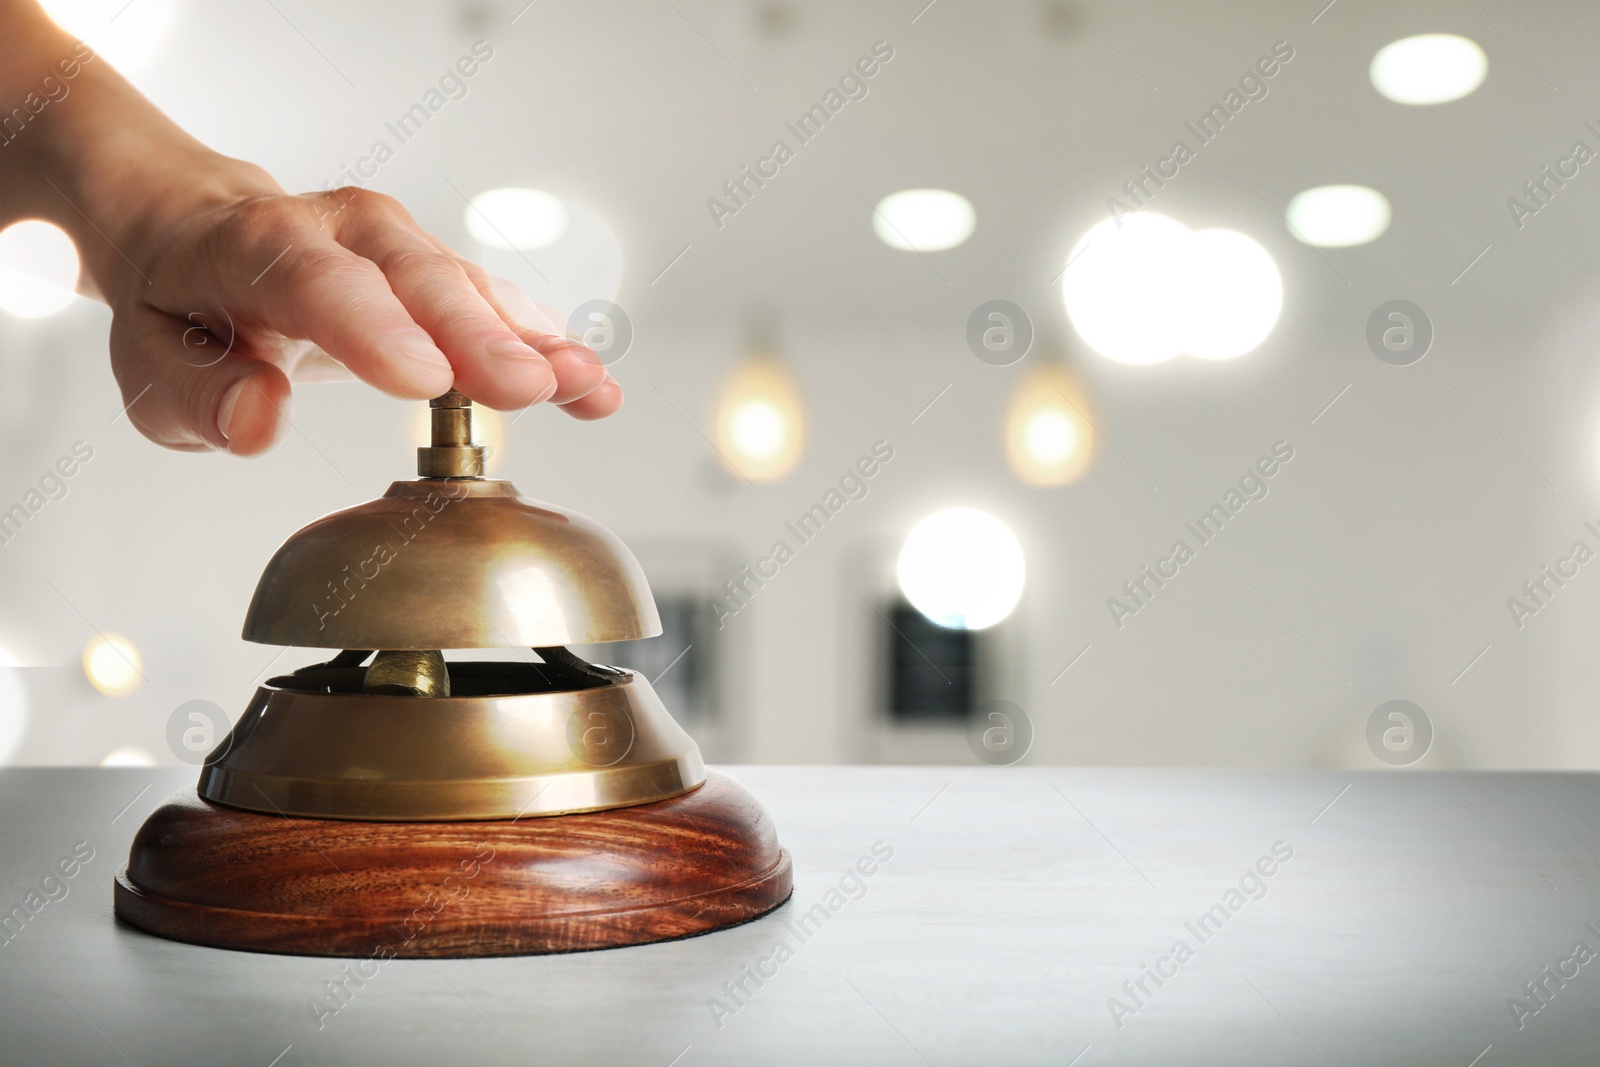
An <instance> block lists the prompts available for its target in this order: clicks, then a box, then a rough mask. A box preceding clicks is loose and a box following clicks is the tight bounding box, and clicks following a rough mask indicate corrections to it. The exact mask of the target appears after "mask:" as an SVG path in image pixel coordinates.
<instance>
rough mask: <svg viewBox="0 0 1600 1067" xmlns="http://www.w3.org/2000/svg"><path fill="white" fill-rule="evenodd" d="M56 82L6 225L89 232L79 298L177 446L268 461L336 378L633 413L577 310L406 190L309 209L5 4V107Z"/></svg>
mask: <svg viewBox="0 0 1600 1067" xmlns="http://www.w3.org/2000/svg"><path fill="white" fill-rule="evenodd" d="M62 79H66V80H67V81H69V82H70V93H71V96H70V102H69V97H68V95H67V88H66V83H65V82H63V81H62ZM51 85H55V86H56V88H57V90H59V92H58V93H57V94H55V95H52V97H51V99H52V100H53V101H59V102H55V103H52V104H51V105H50V106H48V107H46V106H45V105H44V104H40V105H39V109H38V110H36V111H35V112H34V113H33V114H32V115H31V116H30V117H28V119H27V122H26V127H27V128H26V134H27V135H26V136H20V135H19V136H17V137H15V138H12V139H10V140H8V141H7V142H6V144H5V149H6V152H7V156H6V166H5V167H0V225H3V224H5V223H7V222H9V221H12V220H14V219H22V218H43V219H48V220H50V221H52V222H54V223H55V224H57V225H59V226H61V227H62V228H64V229H65V230H66V231H67V232H68V233H69V234H71V236H72V239H73V241H74V243H75V244H76V245H77V247H78V252H79V256H80V258H81V260H82V264H83V271H82V276H81V277H80V280H79V286H80V288H81V289H82V290H83V291H84V292H85V293H88V294H90V295H97V296H100V297H102V298H104V299H105V301H106V302H107V303H108V304H110V305H111V311H112V319H111V366H112V371H113V372H114V373H115V375H116V378H117V382H118V384H119V385H120V386H121V388H122V398H123V401H124V402H125V403H126V404H127V405H128V407H127V409H126V410H127V413H128V418H129V421H131V422H132V423H133V425H134V426H136V427H137V428H138V429H139V430H140V432H142V433H143V434H144V435H145V436H146V437H148V438H150V439H151V440H152V441H155V442H156V443H157V444H161V445H165V446H167V447H168V448H176V449H183V450H187V451H204V450H208V449H226V450H227V451H229V452H232V453H235V454H237V455H245V456H248V455H255V454H257V453H260V452H264V451H266V450H267V449H268V448H271V447H272V445H273V443H274V442H275V441H276V440H277V439H278V437H279V436H280V435H281V434H282V433H283V430H284V427H285V425H286V423H287V420H288V411H287V408H288V404H289V400H290V383H291V382H297V381H307V380H313V379H316V378H326V377H328V376H329V375H328V372H329V370H330V369H332V370H337V371H338V372H339V373H341V374H343V373H345V372H348V373H350V374H354V375H355V376H356V377H358V378H360V379H361V380H362V381H365V382H367V383H369V384H371V385H373V386H376V387H377V388H379V389H381V390H383V391H384V392H386V393H389V394H391V395H393V396H399V397H409V398H413V399H423V398H428V397H434V396H438V395H440V394H442V393H444V392H446V391H447V390H449V389H450V388H451V387H452V386H453V387H454V388H456V389H459V390H460V391H461V392H462V393H464V394H466V395H467V396H468V397H470V398H471V399H473V400H475V401H478V402H479V403H482V404H486V405H488V406H490V407H495V408H501V409H507V408H521V407H526V406H527V405H529V404H536V403H540V402H543V401H549V402H551V403H554V404H557V405H560V406H561V407H563V408H565V409H566V411H567V412H568V413H569V414H571V415H574V416H576V417H577V418H580V419H597V418H602V417H604V416H606V415H609V414H611V413H612V412H614V411H616V410H617V408H618V407H620V406H621V405H622V390H621V388H620V387H619V386H618V385H617V383H616V382H615V381H614V380H613V379H612V378H611V377H610V375H608V374H607V373H606V370H605V368H604V367H603V366H601V365H600V360H599V358H598V357H596V356H595V354H594V352H593V351H592V350H590V349H589V348H588V347H587V346H586V345H583V344H581V343H580V342H578V341H574V340H571V339H569V338H567V337H564V336H563V330H564V326H563V324H562V323H561V322H560V315H559V314H557V313H556V312H554V311H553V310H552V309H549V308H541V307H540V306H539V305H537V304H535V303H534V302H533V301H532V300H529V299H528V298H527V297H526V296H525V295H524V294H522V293H521V292H520V291H519V290H517V289H516V287H515V286H513V285H511V284H510V283H508V282H500V283H496V282H494V281H493V280H491V279H490V278H489V277H488V275H486V274H485V273H484V271H483V270H482V268H480V267H478V266H477V265H476V264H474V263H471V262H469V261H467V260H465V259H463V258H462V257H460V256H458V255H456V254H455V253H454V252H453V251H451V250H450V248H448V247H447V246H446V245H445V244H444V243H443V242H441V241H440V240H438V239H437V238H435V237H433V236H432V235H430V234H428V233H427V232H426V231H424V230H423V229H422V227H421V226H419V225H417V222H416V220H415V219H413V218H412V217H411V216H410V215H409V214H408V213H407V212H406V210H405V208H403V207H401V206H400V204H399V203H398V202H396V201H395V200H394V199H393V198H391V197H388V196H384V195H383V194H381V193H375V192H371V191H368V190H365V189H359V188H345V189H335V190H332V191H330V192H322V193H308V194H306V195H304V196H291V195H289V194H288V193H286V192H285V191H284V190H283V188H282V187H281V186H279V185H278V183H277V182H275V181H273V180H272V178H271V176H270V175H268V174H267V173H266V171H264V170H262V169H261V168H260V167H257V166H254V165H252V164H249V163H244V162H241V161H239V160H236V159H230V158H228V157H227V156H223V155H220V154H218V153H217V152H214V151H212V150H211V149H209V148H207V147H206V146H205V145H203V144H201V143H200V142H198V141H196V140H195V139H194V138H193V137H190V136H189V135H188V134H187V133H185V132H184V131H183V130H181V129H179V128H178V127H177V126H176V125H175V124H174V123H173V122H172V121H171V120H170V119H169V118H167V116H165V115H163V114H162V113H161V112H160V111H159V110H157V109H156V108H155V107H154V106H153V105H152V104H151V103H150V102H149V101H148V100H146V99H145V98H144V97H143V96H141V95H140V94H139V93H138V92H137V91H136V90H135V89H134V88H133V87H132V86H131V85H129V84H128V83H127V81H126V80H124V79H123V78H122V76H121V75H119V74H118V73H117V72H116V71H115V70H114V69H112V68H111V67H110V66H109V65H108V64H107V63H106V61H105V60H103V59H99V58H97V57H96V56H95V54H94V51H93V49H90V48H88V46H86V45H84V44H83V43H82V42H81V41H75V40H73V38H71V37H70V36H69V35H67V34H66V33H65V32H64V31H62V30H61V29H60V28H59V27H57V26H56V25H55V24H54V23H53V22H52V21H51V20H50V18H49V16H48V15H46V14H45V12H44V10H43V9H42V8H41V7H40V6H39V5H37V4H33V3H16V2H12V0H6V2H0V98H3V99H6V100H11V99H24V98H25V97H26V98H28V99H35V98H38V93H37V92H36V90H37V89H38V87H40V86H45V87H46V90H47V91H48V88H49V86H51ZM28 94H32V95H31V96H30V95H28ZM329 357H331V359H330V358H329Z"/></svg>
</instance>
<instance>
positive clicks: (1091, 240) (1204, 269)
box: [1061, 211, 1283, 363]
mask: <svg viewBox="0 0 1600 1067" xmlns="http://www.w3.org/2000/svg"><path fill="white" fill-rule="evenodd" d="M1061 285H1062V295H1063V296H1064V297H1065V299H1066V304H1067V317H1068V318H1070V319H1071V320H1072V325H1073V327H1074V328H1076V329H1077V331H1078V334H1079V336H1081V337H1082V338H1083V340H1084V341H1085V343H1087V344H1088V345H1089V347H1091V348H1093V349H1094V350H1095V351H1096V352H1099V353H1100V354H1101V355H1103V356H1105V357H1107V358H1108V359H1112V360H1115V361H1117V362H1118V363H1159V362H1161V361H1162V360H1166V359H1171V358H1172V357H1173V356H1176V355H1178V354H1180V353H1188V354H1189V355H1193V356H1198V357H1199V358H1201V359H1232V358H1234V357H1236V356H1242V355H1244V354H1245V353H1246V352H1249V351H1250V350H1251V349H1253V348H1255V347H1256V346H1257V345H1259V344H1260V343H1261V342H1262V341H1263V340H1265V339H1266V336H1267V335H1268V334H1269V333H1271V332H1272V328H1273V326H1274V325H1276V324H1277V321H1278V313H1279V311H1280V310H1281V309H1282V306H1283V280H1282V278H1281V277H1279V275H1278V268H1277V265H1276V264H1275V263H1274V262H1273V261H1272V256H1271V255H1270V254H1269V253H1268V252H1267V250H1266V249H1264V248H1262V247H1261V246H1260V245H1259V244H1257V243H1256V242H1255V241H1254V240H1252V239H1251V238H1249V237H1246V236H1245V235H1244V234H1242V233H1236V232H1235V231H1233V230H1201V231H1199V232H1198V233H1195V232H1191V231H1190V230H1189V229H1188V227H1186V226H1184V225H1183V224H1181V223H1178V222H1175V221H1173V220H1172V219H1169V218H1166V217H1165V216H1163V215H1156V214H1153V213H1151V212H1148V211H1138V212H1132V213H1130V214H1125V215H1120V216H1118V217H1117V218H1114V219H1106V220H1104V221H1103V222H1100V223H1098V224H1097V225H1095V226H1093V227H1092V228H1090V230H1089V232H1088V233H1086V234H1084V235H1083V237H1082V238H1081V239H1080V240H1079V241H1078V243H1077V245H1076V246H1075V247H1074V248H1073V251H1072V255H1071V257H1070V258H1069V259H1068V261H1067V268H1066V271H1065V273H1064V276H1063V278H1062V283H1061Z"/></svg>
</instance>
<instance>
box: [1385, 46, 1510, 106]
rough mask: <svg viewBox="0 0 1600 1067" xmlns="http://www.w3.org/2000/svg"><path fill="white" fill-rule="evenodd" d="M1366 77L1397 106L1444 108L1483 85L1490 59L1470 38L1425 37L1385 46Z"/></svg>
mask: <svg viewBox="0 0 1600 1067" xmlns="http://www.w3.org/2000/svg"><path fill="white" fill-rule="evenodd" d="M1368 74H1369V76H1370V77H1371V78H1372V85H1373V88H1375V89H1377V90H1378V92H1380V93H1382V94H1383V95H1384V96H1386V97H1388V98H1389V99H1390V100H1393V101H1394V102H1395V103H1397V104H1444V103H1448V102H1450V101H1451V100H1460V99H1461V98H1462V97H1463V96H1466V95H1468V94H1469V93H1471V92H1473V91H1474V90H1476V89H1477V88H1478V86H1480V85H1482V84H1483V80H1484V79H1485V78H1487V77H1488V76H1489V57H1488V56H1486V55H1485V54H1484V52H1483V48H1482V47H1481V46H1479V44H1478V42H1476V41H1474V40H1472V39H1470V38H1467V37H1459V36H1457V35H1456V34H1453V33H1425V34H1421V35H1420V36H1417V37H1405V38H1402V39H1401V40H1398V41H1394V42H1391V43H1390V44H1386V45H1384V46H1383V47H1382V48H1381V49H1379V50H1378V54H1377V55H1375V56H1373V57H1372V67H1371V69H1370V70H1369V71H1368Z"/></svg>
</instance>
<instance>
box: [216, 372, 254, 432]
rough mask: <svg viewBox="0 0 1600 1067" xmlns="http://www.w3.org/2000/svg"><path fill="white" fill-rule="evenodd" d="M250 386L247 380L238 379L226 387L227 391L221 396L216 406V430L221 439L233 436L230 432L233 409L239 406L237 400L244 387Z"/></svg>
mask: <svg viewBox="0 0 1600 1067" xmlns="http://www.w3.org/2000/svg"><path fill="white" fill-rule="evenodd" d="M249 384H250V379H249V378H240V379H239V380H238V381H236V382H234V383H233V384H232V385H230V386H228V391H227V392H225V393H223V394H222V402H221V403H220V404H218V405H217V430H218V431H219V432H220V433H221V434H222V436H223V439H224V440H226V439H229V438H231V437H232V436H233V434H232V433H231V432H230V430H231V428H232V424H233V409H234V408H236V407H238V406H239V398H240V397H241V396H243V395H244V390H245V386H247V385H249Z"/></svg>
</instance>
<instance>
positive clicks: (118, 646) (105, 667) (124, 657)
mask: <svg viewBox="0 0 1600 1067" xmlns="http://www.w3.org/2000/svg"><path fill="white" fill-rule="evenodd" d="M143 670H144V663H143V661H142V660H141V659H140V657H139V650H138V648H136V647H135V646H134V643H133V642H132V641H129V640H128V639H127V638H126V637H123V636H122V635H121V634H102V635H98V636H95V637H92V638H90V639H89V643H88V644H86V645H84V646H83V676H84V677H85V678H87V679H89V684H90V685H92V686H94V687H95V688H96V689H98V690H99V691H100V692H102V693H104V694H105V695H106V696H108V697H120V696H124V695H126V694H128V693H131V692H133V691H134V690H135V689H137V688H138V687H139V683H140V682H141V681H142V680H143Z"/></svg>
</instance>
